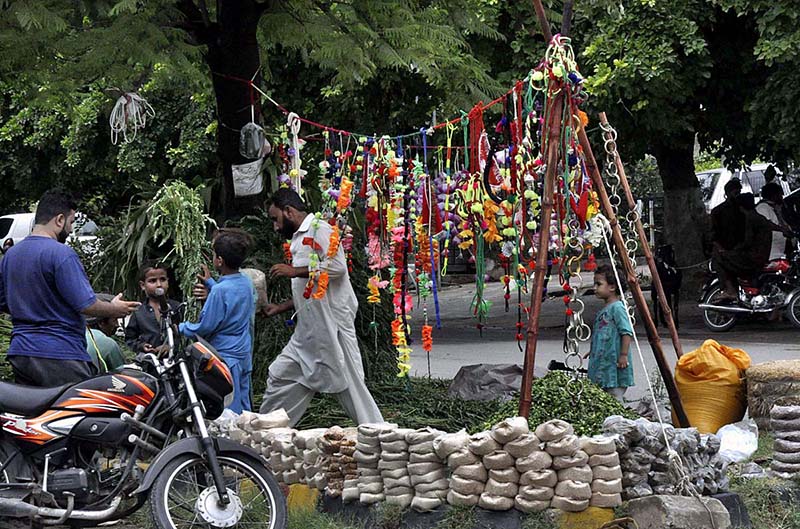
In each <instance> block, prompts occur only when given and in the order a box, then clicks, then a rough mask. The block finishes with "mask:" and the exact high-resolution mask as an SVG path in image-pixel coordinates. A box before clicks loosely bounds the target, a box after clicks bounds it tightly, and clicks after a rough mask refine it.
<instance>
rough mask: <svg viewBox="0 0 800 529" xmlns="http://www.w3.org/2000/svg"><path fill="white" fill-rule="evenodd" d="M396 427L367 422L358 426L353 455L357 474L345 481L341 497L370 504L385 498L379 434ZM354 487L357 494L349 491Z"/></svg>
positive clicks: (383, 423) (388, 424)
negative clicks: (380, 467) (380, 466)
mask: <svg viewBox="0 0 800 529" xmlns="http://www.w3.org/2000/svg"><path fill="white" fill-rule="evenodd" d="M396 428H397V425H396V424H391V423H385V422H381V423H369V424H361V425H359V426H358V436H357V440H358V442H357V443H356V450H355V453H354V455H353V457H354V459H355V461H356V464H357V467H358V474H357V477H356V478H355V479H353V480H349V481H345V483H344V492H343V493H342V499H343V500H345V501H349V500H350V499H351V498H352V499H353V500H355V499H358V501H360V502H361V503H364V504H367V505H371V504H373V503H378V502H380V501H383V500H384V499H386V496H384V494H383V478H382V477H381V470H380V469H379V463H380V460H381V441H380V434H381V433H383V432H387V431H391V430H394V429H396ZM352 489H355V490H357V491H358V496H357V497H355V496H354V493H351V492H349V491H350V490H352Z"/></svg>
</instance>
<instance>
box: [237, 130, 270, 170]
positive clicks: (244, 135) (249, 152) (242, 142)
mask: <svg viewBox="0 0 800 529" xmlns="http://www.w3.org/2000/svg"><path fill="white" fill-rule="evenodd" d="M265 141H266V140H265V138H264V129H262V128H261V127H260V126H259V125H257V124H255V123H253V122H252V121H251V122H250V123H248V124H246V125H245V126H244V127H242V130H241V131H240V132H239V154H241V155H242V156H243V157H244V158H247V159H248V160H255V159H257V158H259V157H261V152H262V149H263V148H264V142H265Z"/></svg>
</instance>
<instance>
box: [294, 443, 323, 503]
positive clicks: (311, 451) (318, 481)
mask: <svg viewBox="0 0 800 529" xmlns="http://www.w3.org/2000/svg"><path fill="white" fill-rule="evenodd" d="M326 430H327V428H314V429H312V430H300V431H298V432H297V434H295V436H294V448H295V452H296V453H297V456H298V457H299V458H300V460H301V462H302V464H301V467H300V483H303V484H306V485H308V486H309V487H312V488H315V489H317V490H325V485H326V484H327V482H326V480H325V468H324V467H325V465H326V464H327V458H325V457H324V456H323V454H322V451H321V450H320V449H319V447H318V446H317V441H318V440H319V439H320V438H321V437H322V435H323V434H324V433H325V431H326Z"/></svg>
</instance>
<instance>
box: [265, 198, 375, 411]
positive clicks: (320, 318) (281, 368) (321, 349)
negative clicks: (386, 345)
mask: <svg viewBox="0 0 800 529" xmlns="http://www.w3.org/2000/svg"><path fill="white" fill-rule="evenodd" d="M269 216H270V218H271V219H272V223H273V227H274V229H275V231H277V232H279V233H281V234H282V235H284V236H285V237H286V238H289V237H291V253H292V263H291V264H277V265H275V266H273V267H272V269H271V270H270V275H271V276H272V277H288V278H290V279H291V282H292V299H291V300H288V301H286V302H284V303H281V304H278V305H268V306H267V307H266V309H265V313H266V314H267V315H268V316H272V315H276V314H280V313H283V312H287V311H290V310H295V311H296V313H297V322H296V324H295V329H294V333H293V334H292V338H291V339H290V340H289V343H288V344H286V347H284V348H283V351H281V353H280V355H278V357H277V358H276V359H275V361H274V362H272V364H271V365H270V366H269V379H268V382H267V389H266V391H265V393H264V400H263V401H262V403H261V409H260V411H261V413H269V412H271V411H273V410H276V409H279V408H283V409H284V410H286V413H288V414H289V418H290V419H291V426H294V425H295V424H297V422H298V421H299V420H300V418H301V417H302V416H303V413H305V411H306V408H308V405H309V403H310V402H311V399H312V398H313V397H314V394H315V393H317V392H320V393H331V394H333V395H335V396H336V398H337V399H338V400H339V403H340V404H341V405H342V407H343V408H344V409H345V411H346V412H347V415H349V416H350V418H351V419H353V421H355V422H356V423H357V424H361V423H372V422H381V421H383V417H382V416H381V412H380V410H379V409H378V406H377V405H376V404H375V400H374V399H373V398H372V395H371V394H370V393H369V390H368V389H367V386H366V385H365V384H364V368H363V365H362V363H361V352H360V351H359V348H358V340H357V339H356V330H355V317H356V311H357V310H358V300H357V299H356V295H355V292H353V287H352V285H351V284H350V275H349V274H348V272H347V262H346V260H345V256H344V250H343V249H342V247H341V246H339V249H338V251H337V252H336V256H335V257H334V258H328V257H327V253H328V247H329V244H330V237H331V232H332V228H331V226H330V225H329V224H328V223H327V222H326V221H324V220H321V219H317V218H316V217H315V215H314V214H313V213H309V212H307V211H306V205H305V203H304V202H303V201H302V199H301V198H300V196H299V195H298V194H297V193H295V192H294V191H292V190H290V189H280V190H278V191H277V192H275V194H274V195H273V196H272V199H271V201H270V208H269ZM312 252H316V254H317V256H318V258H319V270H325V271H327V273H328V277H329V283H328V289H327V293H326V294H325V295H324V296H323V297H322V299H314V298H313V297H309V298H308V299H306V298H305V297H304V296H303V292H304V290H305V288H306V283H307V281H308V276H309V264H310V263H311V254H312ZM315 290H316V287H315Z"/></svg>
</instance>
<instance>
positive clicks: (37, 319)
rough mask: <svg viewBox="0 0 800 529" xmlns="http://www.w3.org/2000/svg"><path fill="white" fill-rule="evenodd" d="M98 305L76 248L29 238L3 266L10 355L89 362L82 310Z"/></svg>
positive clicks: (1, 291)
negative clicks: (94, 304)
mask: <svg viewBox="0 0 800 529" xmlns="http://www.w3.org/2000/svg"><path fill="white" fill-rule="evenodd" d="M95 300H96V297H95V295H94V290H92V286H91V285H90V284H89V278H87V277H86V271H85V270H84V269H83V265H82V264H81V261H80V259H79V258H78V255H77V254H76V253H75V251H74V250H73V249H72V248H70V247H69V246H67V245H66V244H61V243H60V242H58V241H56V240H55V239H51V238H49V237H42V236H38V235H29V236H28V237H26V238H25V239H23V240H22V241H21V242H19V243H17V244H15V245H14V246H13V247H12V248H11V249H10V250H9V251H8V253H6V256H5V258H4V259H3V260H2V261H0V310H2V311H4V312H8V313H9V314H11V322H12V323H13V325H14V329H13V331H12V334H11V346H10V347H9V349H8V355H9V356H13V355H22V356H36V357H40V358H51V359H56V360H59V359H60V360H83V361H86V362H90V361H91V358H90V357H89V354H88V353H87V352H86V335H85V333H86V321H85V320H84V318H83V314H82V311H83V310H84V309H86V308H87V307H89V306H90V305H92V304H93V303H94V302H95Z"/></svg>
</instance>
